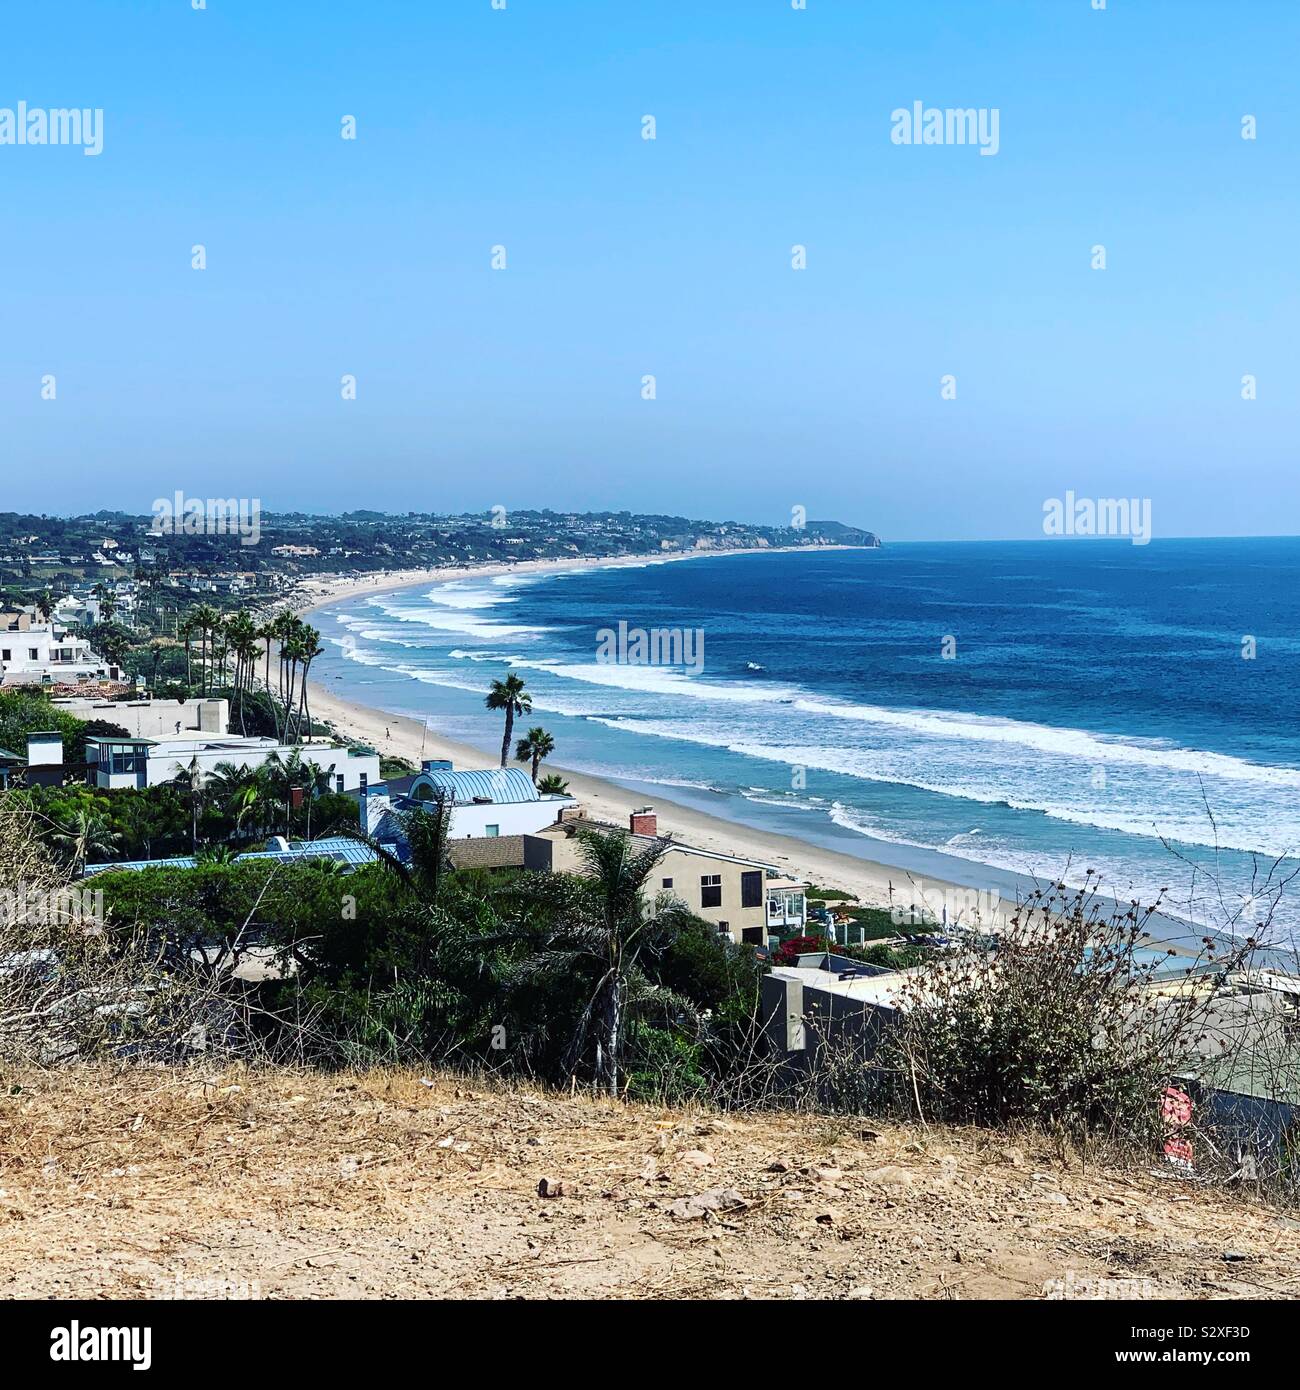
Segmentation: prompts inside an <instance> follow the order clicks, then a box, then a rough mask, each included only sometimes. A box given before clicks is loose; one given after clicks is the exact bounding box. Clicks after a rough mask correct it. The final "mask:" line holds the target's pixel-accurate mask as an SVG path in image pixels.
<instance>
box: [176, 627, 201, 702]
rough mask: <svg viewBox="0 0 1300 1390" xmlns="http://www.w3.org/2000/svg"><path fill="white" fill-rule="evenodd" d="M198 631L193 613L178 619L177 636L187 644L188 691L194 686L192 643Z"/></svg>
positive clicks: (186, 677)
mask: <svg viewBox="0 0 1300 1390" xmlns="http://www.w3.org/2000/svg"><path fill="white" fill-rule="evenodd" d="M197 631H198V629H197V627H196V626H195V623H194V615H193V613H187V614H186V615H185V616H184V617H183V618H177V619H176V635H177V637H179V638H180V639H181V640H182V641H183V642H184V643H185V689H186V690H187V691H188V690H189V688H190V686H192V685H193V684H194V669H193V666H192V664H191V652H190V643H191V642H192V641H193V640H194V634H195V632H197Z"/></svg>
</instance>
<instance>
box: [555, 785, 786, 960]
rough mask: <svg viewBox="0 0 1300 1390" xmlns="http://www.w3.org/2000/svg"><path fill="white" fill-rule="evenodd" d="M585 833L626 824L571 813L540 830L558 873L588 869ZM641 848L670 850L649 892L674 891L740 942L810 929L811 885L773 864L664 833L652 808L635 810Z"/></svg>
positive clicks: (757, 942)
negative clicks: (658, 844) (660, 844)
mask: <svg viewBox="0 0 1300 1390" xmlns="http://www.w3.org/2000/svg"><path fill="white" fill-rule="evenodd" d="M582 829H587V830H596V831H601V832H604V833H606V834H609V833H617V832H621V831H623V827H622V826H617V825H610V824H607V823H606V822H603V821H596V820H592V819H591V818H590V817H588V816H584V815H581V814H572V813H570V814H569V815H567V816H563V817H561V818H560V819H559V820H558V821H556V822H555V823H554V824H553V825H550V826H548V827H547V828H546V829H544V830H542V831H540V832H539V833H540V835H541V837H542V838H543V839H549V840H550V841H551V843H552V845H553V846H554V851H553V856H552V862H553V867H554V868H555V870H556V871H557V872H567V873H576V872H578V871H579V870H580V868H581V866H582V853H581V845H580V843H579V842H578V841H577V839H576V835H577V832H578V831H579V830H582ZM626 833H628V834H629V835H630V836H631V838H632V840H633V841H634V842H635V843H636V844H637V847H638V848H641V847H643V846H646V845H650V844H653V843H654V842H655V841H656V840H663V841H664V843H665V850H664V854H663V857H662V858H661V859H660V861H659V863H658V864H656V865H655V869H654V873H653V874H652V875H651V878H650V881H649V883H648V884H647V885H646V886H647V888H648V889H649V890H650V891H651V892H652V893H655V894H658V893H671V894H672V895H673V896H674V897H676V898H680V899H681V901H682V902H684V903H685V904H686V906H687V907H688V908H690V910H691V911H692V912H693V913H694V914H695V915H696V916H697V917H702V918H703V919H704V920H705V921H706V922H712V923H713V924H714V926H716V927H717V928H718V930H719V931H720V932H722V933H724V934H725V935H727V936H729V937H730V938H731V939H732V940H733V941H735V942H744V943H747V944H749V945H753V946H764V945H766V944H767V941H768V938H769V937H772V936H788V935H791V934H792V933H794V934H797V933H800V932H802V931H803V930H804V922H805V918H806V915H807V904H806V897H805V895H806V893H807V891H808V885H807V884H806V883H804V882H803V881H802V880H800V879H796V878H791V877H790V876H789V875H788V874H786V873H784V872H783V871H782V870H780V869H778V868H777V867H776V866H775V865H773V864H765V863H763V862H762V861H761V860H757V859H746V858H743V857H741V856H740V855H736V854H719V853H717V852H716V851H714V850H707V849H698V848H697V847H696V846H694V845H688V844H684V843H683V842H682V841H680V840H677V839H673V838H672V837H664V836H661V835H660V834H659V822H658V816H657V815H656V814H655V810H654V808H653V807H651V806H646V807H643V808H642V809H641V810H638V811H634V812H633V813H632V814H631V816H630V817H629V822H628V826H627V832H626Z"/></svg>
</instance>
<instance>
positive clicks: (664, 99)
mask: <svg viewBox="0 0 1300 1390" xmlns="http://www.w3.org/2000/svg"><path fill="white" fill-rule="evenodd" d="M1091 3H1092V0H984V2H983V3H973V2H972V0H906V2H905V3H904V0H898V2H897V3H883V0H807V8H806V10H802V11H797V10H794V9H792V8H791V5H790V3H789V0H638V2H637V3H634V2H633V0H626V3H621V2H620V3H614V2H613V0H508V3H507V8H506V9H505V10H504V11H501V10H494V9H493V8H492V7H491V3H490V0H431V2H430V3H422V2H421V3H417V0H404V3H397V0H366V3H364V4H356V3H332V2H331V0H313V2H311V3H308V2H307V0H276V3H275V4H269V3H253V0H208V4H207V8H206V10H203V11H199V12H196V11H194V10H192V9H191V7H190V0H135V2H134V3H128V0H93V3H91V0H76V2H71V0H43V2H42V4H40V5H27V6H21V7H18V6H14V7H11V12H10V13H7V14H6V18H5V30H6V32H5V43H4V45H3V48H2V49H0V108H6V107H7V108H13V107H16V106H17V103H18V102H19V101H20V100H21V101H26V102H27V103H28V105H29V106H31V107H60V106H72V105H75V106H85V107H102V108H103V110H104V113H105V116H104V122H105V133H104V151H103V153H102V154H101V155H100V156H98V157H97V158H90V157H86V156H85V155H83V154H82V152H81V151H80V150H77V149H70V148H37V147H13V146H0V190H2V191H3V197H4V207H5V216H4V217H3V218H0V264H3V266H4V268H5V274H4V277H3V283H2V284H0V509H4V510H10V509H22V510H28V509H30V510H34V511H49V512H66V511H74V510H75V511H79V510H85V509H92V508H98V507H101V506H115V507H125V508H128V509H130V510H135V511H139V512H141V513H144V512H147V511H148V509H149V506H150V503H151V502H152V500H153V499H154V498H155V497H158V496H170V495H171V494H172V493H173V492H174V491H175V490H176V489H178V488H179V489H182V490H183V491H185V492H187V493H188V494H190V495H197V496H213V495H221V496H231V495H240V496H250V497H252V496H255V497H260V498H261V500H262V503H263V505H264V506H265V507H267V508H271V509H281V508H288V507H302V508H307V509H311V510H337V509H341V508H346V507H357V506H371V507H379V508H384V509H389V510H406V509H417V510H439V511H441V510H461V509H466V508H487V507H490V506H492V505H494V504H497V503H500V504H503V505H506V506H507V507H518V506H545V505H551V506H556V507H574V508H605V507H612V508H623V507H626V508H630V509H633V510H644V511H664V512H676V513H686V514H690V515H700V516H713V517H736V518H740V519H743V520H750V521H760V522H771V523H774V524H781V523H783V522H784V521H785V520H787V519H788V517H789V515H790V509H791V507H792V506H794V505H796V504H798V505H803V506H805V507H806V508H807V510H808V514H809V515H810V516H813V517H826V516H830V517H837V518H840V519H843V520H848V521H853V522H857V523H859V524H862V525H867V526H871V527H874V528H875V529H877V530H879V531H880V532H881V533H882V534H883V535H885V536H886V537H887V538H895V539H918V538H936V539H938V538H948V537H952V538H970V539H979V538H998V537H1013V536H1034V535H1041V534H1042V531H1041V519H1042V507H1043V502H1044V500H1045V499H1047V498H1050V497H1061V496H1063V495H1064V493H1065V491H1066V490H1067V489H1069V490H1073V491H1074V492H1075V493H1076V494H1077V495H1079V496H1092V497H1116V496H1130V497H1150V498H1151V499H1152V512H1153V519H1154V530H1155V533H1156V535H1157V536H1160V535H1206V534H1276V533H1278V532H1286V531H1295V530H1297V529H1300V528H1297V526H1296V523H1295V520H1294V518H1295V517H1296V515H1297V508H1298V506H1300V468H1298V467H1297V462H1298V460H1297V453H1298V452H1300V448H1298V444H1297V441H1300V349H1298V347H1297V343H1298V342H1300V334H1298V332H1297V323H1298V321H1300V268H1298V262H1300V256H1298V255H1297V250H1296V247H1297V243H1298V239H1300V192H1298V191H1297V174H1298V173H1300V98H1298V97H1297V91H1296V84H1295V70H1294V68H1295V60H1294V55H1295V53H1296V52H1297V51H1300V42H1298V41H1300V5H1297V4H1295V3H1294V0H1240V2H1239V3H1233V4H1227V3H1220V0H1108V4H1107V8H1106V10H1105V11H1103V12H1098V11H1094V10H1093V9H1092V7H1091ZM914 101H922V102H924V103H925V104H926V105H927V106H935V107H985V108H997V110H998V111H999V113H1000V116H999V122H1000V150H999V152H998V154H997V155H996V157H991V158H990V157H983V156H981V155H980V154H979V152H978V150H977V149H974V148H971V147H969V146H967V147H952V146H924V147H923V146H911V147H903V146H897V145H895V144H893V143H892V142H891V140H890V130H891V112H892V111H893V110H895V109H896V108H899V107H910V106H911V105H912V103H913V102H914ZM646 114H651V115H653V116H654V117H655V119H656V124H657V139H655V140H654V141H646V140H643V139H642V138H641V120H642V117H643V116H644V115H646ZM1246 114H1250V115H1253V116H1255V117H1256V118H1257V121H1258V139H1257V140H1255V141H1253V142H1252V141H1245V140H1243V139H1242V138H1241V135H1240V131H1241V120H1242V117H1243V115H1246ZM344 115H354V116H355V117H356V120H357V139H356V140H355V141H354V142H350V141H344V140H342V139H341V138H340V134H339V132H340V122H341V119H342V117H343V116H344ZM196 243H201V244H203V245H204V246H205V247H206V250H207V256H208V268H207V269H206V270H204V271H195V270H192V269H191V266H190V259H191V247H192V246H193V245H194V244H196ZM1098 243H1100V244H1103V245H1104V246H1105V247H1106V253H1107V269H1106V270H1104V271H1094V270H1092V269H1091V268H1090V254H1091V248H1092V247H1093V246H1094V245H1095V244H1098ZM497 244H501V245H504V246H505V248H506V253H507V258H508V268H507V269H506V270H504V271H495V270H493V269H492V268H491V262H490V256H491V248H492V247H493V246H494V245H497ZM795 244H802V245H805V246H806V247H807V255H808V268H807V269H806V270H804V271H797V272H796V271H793V270H792V269H791V268H790V257H791V247H792V246H793V245H795ZM345 373H351V374H354V375H355V377H356V379H357V399H356V400H355V401H344V400H343V399H341V395H340V379H341V377H342V376H343V375H344V374H345ZM646 373H652V374H654V376H655V377H656V379H657V399H655V400H654V401H645V400H643V399H642V398H641V379H642V376H643V375H644V374H646ZM1247 373H1250V374H1253V375H1255V376H1256V377H1257V379H1258V399H1257V400H1255V401H1251V402H1245V401H1243V400H1242V399H1241V379H1242V377H1243V375H1245V374H1247ZM46 374H53V375H54V376H55V378H56V382H57V399H56V400H54V401H48V400H42V399H41V379H42V377H43V376H45V375H46ZM946 374H951V375H953V376H955V377H956V380H957V398H956V399H955V400H943V399H941V392H940V380H941V378H942V377H943V376H944V375H946Z"/></svg>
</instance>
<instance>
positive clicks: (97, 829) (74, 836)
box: [54, 810, 122, 872]
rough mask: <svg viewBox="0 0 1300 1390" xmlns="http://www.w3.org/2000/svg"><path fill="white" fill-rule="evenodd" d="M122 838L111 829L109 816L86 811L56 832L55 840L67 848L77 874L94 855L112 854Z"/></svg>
mask: <svg viewBox="0 0 1300 1390" xmlns="http://www.w3.org/2000/svg"><path fill="white" fill-rule="evenodd" d="M121 838H122V837H121V835H119V834H118V833H117V832H116V831H114V830H111V829H109V824H108V817H107V816H96V815H92V814H91V812H89V811H84V810H83V811H77V812H76V813H75V814H74V815H73V817H72V819H71V820H70V821H68V822H67V824H66V825H65V826H64V827H63V828H62V829H61V830H56V831H55V832H54V839H55V840H56V841H57V842H58V843H59V844H61V845H63V846H65V848H66V849H67V851H68V856H69V858H70V859H71V860H72V867H73V869H74V870H76V871H77V872H80V871H81V870H82V869H83V868H84V867H85V864H86V860H87V859H89V857H90V856H91V855H92V854H111V853H112V852H113V847H114V845H116V844H117V842H118V841H119V840H121Z"/></svg>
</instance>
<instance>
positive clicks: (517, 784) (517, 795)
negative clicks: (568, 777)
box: [407, 767, 541, 806]
mask: <svg viewBox="0 0 1300 1390" xmlns="http://www.w3.org/2000/svg"><path fill="white" fill-rule="evenodd" d="M421 786H433V787H438V788H441V789H442V790H443V791H444V792H446V793H447V794H448V795H449V796H452V797H454V798H455V804H456V805H457V806H468V805H470V804H471V803H472V802H473V801H474V800H475V799H476V798H478V799H482V800H487V801H495V802H501V803H509V802H518V801H540V800H541V796H540V795H539V794H538V791H537V788H536V787H535V786H533V782H532V778H530V777H529V775H528V774H527V773H526V772H524V771H522V770H521V769H520V768H517V767H494V768H489V769H486V770H484V771H482V772H447V771H445V770H444V769H442V768H434V769H432V770H431V771H429V772H421V773H420V774H419V776H418V777H416V778H415V779H414V780H413V781H412V782H411V787H410V790H409V791H408V792H407V795H408V796H412V797H415V796H418V795H419V790H420V787H421Z"/></svg>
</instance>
